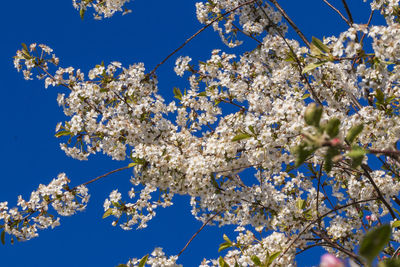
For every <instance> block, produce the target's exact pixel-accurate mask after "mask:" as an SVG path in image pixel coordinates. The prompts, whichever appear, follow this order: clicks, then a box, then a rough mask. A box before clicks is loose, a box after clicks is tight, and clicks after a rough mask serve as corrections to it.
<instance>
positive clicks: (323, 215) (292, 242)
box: [276, 197, 379, 261]
mask: <svg viewBox="0 0 400 267" xmlns="http://www.w3.org/2000/svg"><path fill="white" fill-rule="evenodd" d="M378 199H379V198H377V197H375V198H370V199H363V200H358V201H355V202H352V203H349V204H345V205H342V206H339V207H336V208H334V209H333V210H330V211H328V212H326V213H324V214H322V215H321V216H319V217H318V218H316V219H315V220H313V221H311V222H310V223H309V224H307V225H306V226H305V227H304V228H303V230H301V231H300V233H299V234H298V235H297V237H296V238H295V239H293V240H292V241H291V242H290V243H289V245H288V247H287V248H286V249H285V250H284V251H283V252H282V253H281V254H280V255H279V257H278V258H277V259H276V261H279V260H280V259H281V258H282V257H283V255H285V254H286V253H287V252H288V251H289V249H290V248H291V247H292V246H293V244H294V243H296V241H297V240H299V239H300V237H301V236H302V235H303V234H304V233H305V232H306V231H307V230H308V229H309V228H310V227H311V226H312V225H313V224H314V223H316V222H318V220H321V219H322V218H325V217H326V216H328V215H329V214H331V213H334V212H337V211H338V210H341V209H344V208H347V207H350V206H352V205H355V204H359V203H364V202H369V201H373V200H378Z"/></svg>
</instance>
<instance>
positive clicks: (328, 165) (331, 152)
mask: <svg viewBox="0 0 400 267" xmlns="http://www.w3.org/2000/svg"><path fill="white" fill-rule="evenodd" d="M339 154H340V152H339V150H338V149H337V148H336V147H329V148H328V151H327V152H326V155H325V163H324V169H325V171H326V173H329V172H330V171H331V170H332V167H333V160H332V159H333V157H335V156H337V155H339Z"/></svg>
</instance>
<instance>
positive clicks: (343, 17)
mask: <svg viewBox="0 0 400 267" xmlns="http://www.w3.org/2000/svg"><path fill="white" fill-rule="evenodd" d="M322 1H324V2H325V4H327V5H328V6H329V7H330V8H332V9H333V10H335V12H336V13H338V14H339V16H340V17H341V18H342V19H343V20H344V21H345V22H346V23H347V25H349V26H351V24H350V22H349V21H348V20H347V18H346V17H345V16H344V15H343V14H342V12H340V11H339V9H337V8H336V7H334V6H333V5H332V4H331V3H329V2H328V1H327V0H322Z"/></svg>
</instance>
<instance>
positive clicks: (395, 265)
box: [378, 259, 400, 267]
mask: <svg viewBox="0 0 400 267" xmlns="http://www.w3.org/2000/svg"><path fill="white" fill-rule="evenodd" d="M399 266H400V259H387V260H385V261H381V262H380V263H379V264H378V267H399Z"/></svg>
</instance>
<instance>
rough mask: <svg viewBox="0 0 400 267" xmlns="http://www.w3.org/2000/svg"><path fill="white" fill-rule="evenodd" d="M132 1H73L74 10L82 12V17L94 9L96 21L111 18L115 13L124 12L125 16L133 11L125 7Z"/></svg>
mask: <svg viewBox="0 0 400 267" xmlns="http://www.w3.org/2000/svg"><path fill="white" fill-rule="evenodd" d="M130 1H131V0H72V4H73V6H74V8H76V9H78V10H79V11H80V14H81V17H83V14H84V13H85V12H86V10H87V9H88V8H90V7H92V8H93V9H94V11H95V13H94V18H95V19H99V20H100V19H103V18H109V17H112V16H113V15H114V13H115V12H123V14H127V13H130V12H131V10H130V9H127V8H125V7H124V5H125V4H126V3H128V2H130Z"/></svg>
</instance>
